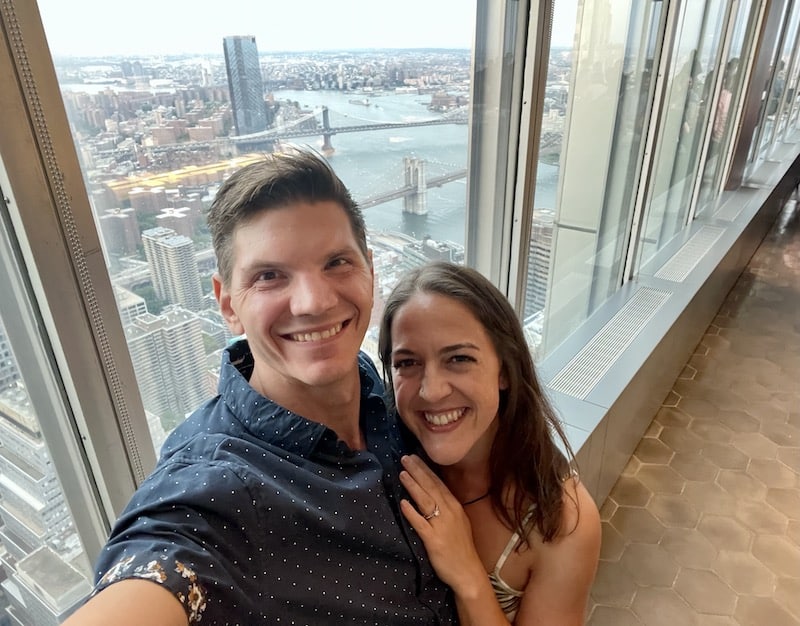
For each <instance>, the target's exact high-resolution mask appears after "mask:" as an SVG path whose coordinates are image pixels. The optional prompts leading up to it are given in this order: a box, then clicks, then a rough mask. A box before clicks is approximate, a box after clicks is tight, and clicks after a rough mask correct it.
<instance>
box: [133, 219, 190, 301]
mask: <svg viewBox="0 0 800 626" xmlns="http://www.w3.org/2000/svg"><path fill="white" fill-rule="evenodd" d="M142 243H143V244H144V254H145V257H147V263H148V264H149V265H150V275H151V276H152V277H153V287H154V288H155V290H156V295H157V296H158V297H159V298H161V299H162V300H166V301H168V302H169V303H170V304H180V305H181V306H183V307H185V308H187V309H189V310H191V311H199V310H200V309H202V308H203V288H202V286H201V284H200V272H199V271H198V269H197V259H195V254H194V243H193V242H192V240H191V239H189V238H188V237H184V236H183V235H179V234H177V233H176V232H175V231H174V230H172V229H171V228H162V227H156V228H150V229H148V230H146V231H144V232H143V233H142Z"/></svg>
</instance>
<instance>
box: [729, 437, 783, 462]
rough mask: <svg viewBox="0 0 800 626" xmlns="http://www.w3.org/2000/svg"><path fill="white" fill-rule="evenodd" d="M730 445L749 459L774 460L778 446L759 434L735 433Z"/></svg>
mask: <svg viewBox="0 0 800 626" xmlns="http://www.w3.org/2000/svg"><path fill="white" fill-rule="evenodd" d="M731 443H732V444H733V445H734V446H735V447H736V449H737V450H739V451H740V452H742V453H744V454H745V455H746V456H748V457H750V458H751V459H775V458H777V457H778V446H777V444H776V443H775V442H774V441H770V440H769V439H767V438H766V437H765V436H764V435H762V434H761V433H736V434H735V435H734V436H733V438H732V441H731Z"/></svg>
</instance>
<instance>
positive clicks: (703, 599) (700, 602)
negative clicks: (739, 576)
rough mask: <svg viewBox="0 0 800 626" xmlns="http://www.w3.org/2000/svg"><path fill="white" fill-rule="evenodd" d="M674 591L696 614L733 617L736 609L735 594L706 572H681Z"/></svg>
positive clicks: (717, 577)
mask: <svg viewBox="0 0 800 626" xmlns="http://www.w3.org/2000/svg"><path fill="white" fill-rule="evenodd" d="M675 590H676V591H677V592H678V593H679V594H680V595H681V596H682V597H683V599H684V600H686V602H688V603H689V605H690V606H691V607H692V608H693V609H695V611H697V612H698V613H711V614H713V615H733V611H734V609H735V608H736V600H737V594H736V592H734V591H733V589H731V588H730V586H728V584H727V583H726V582H724V581H723V580H721V579H720V578H719V576H717V575H716V574H715V573H714V572H709V571H708V570H697V569H684V570H681V572H680V574H678V579H677V580H676V581H675Z"/></svg>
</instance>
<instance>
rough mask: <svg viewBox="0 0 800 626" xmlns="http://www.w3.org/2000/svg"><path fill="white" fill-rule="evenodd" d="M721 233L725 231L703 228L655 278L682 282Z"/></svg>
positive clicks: (709, 227)
mask: <svg viewBox="0 0 800 626" xmlns="http://www.w3.org/2000/svg"><path fill="white" fill-rule="evenodd" d="M723 232H725V231H724V230H723V229H722V228H719V227H717V226H703V227H702V228H701V229H700V230H698V231H697V232H696V233H695V234H694V235H692V237H691V238H690V239H689V241H687V242H686V243H685V244H683V246H681V249H680V250H678V252H677V253H676V254H675V256H673V257H672V258H671V259H670V260H669V261H667V262H666V263H665V264H664V266H663V267H662V268H661V269H660V270H658V271H657V272H656V273H655V277H656V278H661V279H663V280H671V281H673V282H680V281H682V280H684V279H685V278H686V277H687V276H688V275H689V274H690V273H691V271H692V270H693V269H694V268H695V267H697V264H698V263H699V262H700V259H702V258H703V256H704V255H705V253H706V252H708V251H709V250H710V249H711V246H713V245H714V244H715V243H716V242H717V241H718V240H719V238H720V237H722V233H723Z"/></svg>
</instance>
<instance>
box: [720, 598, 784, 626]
mask: <svg viewBox="0 0 800 626" xmlns="http://www.w3.org/2000/svg"><path fill="white" fill-rule="evenodd" d="M734 617H735V618H736V619H737V620H738V621H739V623H740V624H742V626H797V620H796V619H795V618H794V617H792V615H791V614H790V613H789V612H788V611H786V610H785V609H784V608H782V607H781V606H780V605H778V603H777V602H775V600H773V599H772V598H763V597H758V596H740V597H739V602H738V604H737V606H736V612H735V613H734Z"/></svg>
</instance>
